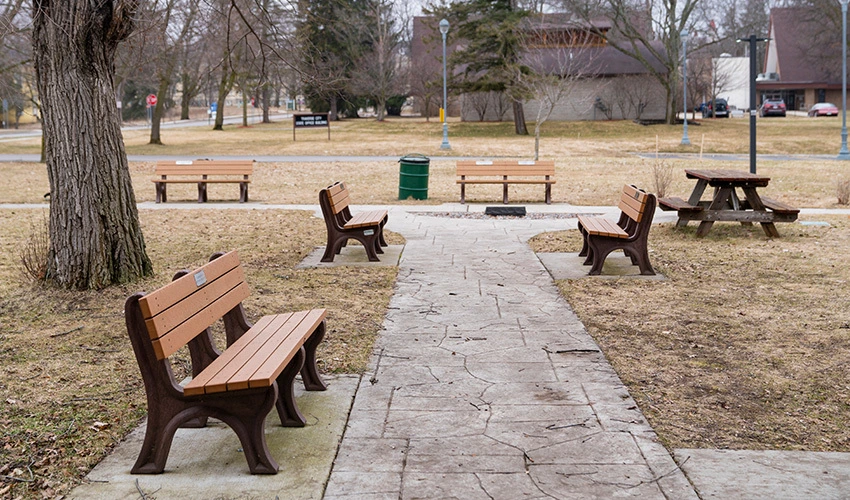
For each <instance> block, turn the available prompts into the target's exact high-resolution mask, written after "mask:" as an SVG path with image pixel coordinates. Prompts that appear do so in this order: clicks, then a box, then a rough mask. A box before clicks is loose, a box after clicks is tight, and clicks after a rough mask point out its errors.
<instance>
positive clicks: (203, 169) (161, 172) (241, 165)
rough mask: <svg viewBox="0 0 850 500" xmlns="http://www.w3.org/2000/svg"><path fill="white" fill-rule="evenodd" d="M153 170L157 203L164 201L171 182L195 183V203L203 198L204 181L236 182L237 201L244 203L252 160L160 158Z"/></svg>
mask: <svg viewBox="0 0 850 500" xmlns="http://www.w3.org/2000/svg"><path fill="white" fill-rule="evenodd" d="M154 173H155V174H156V175H157V176H158V177H157V178H155V179H151V180H152V181H153V182H154V183H155V184H156V202H157V203H160V202H165V201H168V192H167V189H166V188H167V187H168V185H169V184H172V183H178V184H193V183H197V184H198V203H203V202H205V201H207V184H222V183H230V184H239V203H245V202H247V201H248V184H249V183H250V182H251V179H250V176H251V174H253V173H254V160H177V161H174V160H168V161H166V160H160V161H158V162H156V170H155V171H154ZM175 177H177V178H175Z"/></svg>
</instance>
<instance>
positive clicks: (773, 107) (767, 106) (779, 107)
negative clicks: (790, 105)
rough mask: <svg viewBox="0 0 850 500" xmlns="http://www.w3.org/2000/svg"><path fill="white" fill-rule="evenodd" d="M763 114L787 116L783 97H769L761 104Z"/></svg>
mask: <svg viewBox="0 0 850 500" xmlns="http://www.w3.org/2000/svg"><path fill="white" fill-rule="evenodd" d="M759 114H760V115H761V116H785V101H783V100H782V99H768V100H766V101H764V104H762V105H761V111H760V112H759Z"/></svg>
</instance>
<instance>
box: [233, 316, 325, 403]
mask: <svg viewBox="0 0 850 500" xmlns="http://www.w3.org/2000/svg"><path fill="white" fill-rule="evenodd" d="M298 314H301V313H298ZM325 315H326V312H325V310H324V309H313V310H310V311H306V314H304V315H303V316H299V319H300V321H298V324H297V325H296V326H295V327H294V328H293V329H292V331H291V332H290V333H289V334H288V335H286V337H285V338H284V339H282V341H281V342H279V343H278V344H277V346H275V345H274V342H272V341H270V342H268V343H267V346H268V347H271V348H274V349H275V351H274V352H284V351H286V352H288V351H291V350H292V349H291V348H288V347H287V346H294V345H296V344H298V345H299V347H300V345H301V344H303V343H304V340H305V339H306V338H307V336H309V335H310V333H311V332H313V331H314V330H315V329H316V327H318V326H319V323H321V322H322V321H324V319H325ZM278 338H280V336H276V337H275V339H273V340H277V339H278ZM291 358H292V356H289V357H288V358H287V359H286V360H285V361H286V362H285V363H280V362H279V361H280V360H278V359H274V358H273V357H272V356H271V354H270V355H269V356H267V358H266V361H265V362H264V363H263V364H262V365H261V366H260V367H259V368H257V370H256V371H255V372H254V373H253V374H252V376H251V377H250V382H249V386H250V387H251V388H257V387H267V386H268V385H271V382H272V381H274V380H275V379H276V378H277V376H278V375H280V372H281V371H282V370H283V368H284V367H285V366H286V363H289V359H291Z"/></svg>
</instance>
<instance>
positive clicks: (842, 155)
mask: <svg viewBox="0 0 850 500" xmlns="http://www.w3.org/2000/svg"><path fill="white" fill-rule="evenodd" d="M840 2H841V150H840V151H839V152H838V159H839V160H850V151H848V150H847V3H848V2H850V0H840Z"/></svg>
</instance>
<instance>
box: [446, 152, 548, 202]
mask: <svg viewBox="0 0 850 500" xmlns="http://www.w3.org/2000/svg"><path fill="white" fill-rule="evenodd" d="M457 176H458V179H457V184H460V202H461V203H466V185H467V184H501V185H502V203H505V204H507V203H508V185H510V184H543V185H545V186H546V187H545V191H544V195H545V201H546V204H547V205H548V204H551V203H552V184H555V179H554V177H555V162H554V161H552V160H537V161H534V160H459V161H458V162H457Z"/></svg>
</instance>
